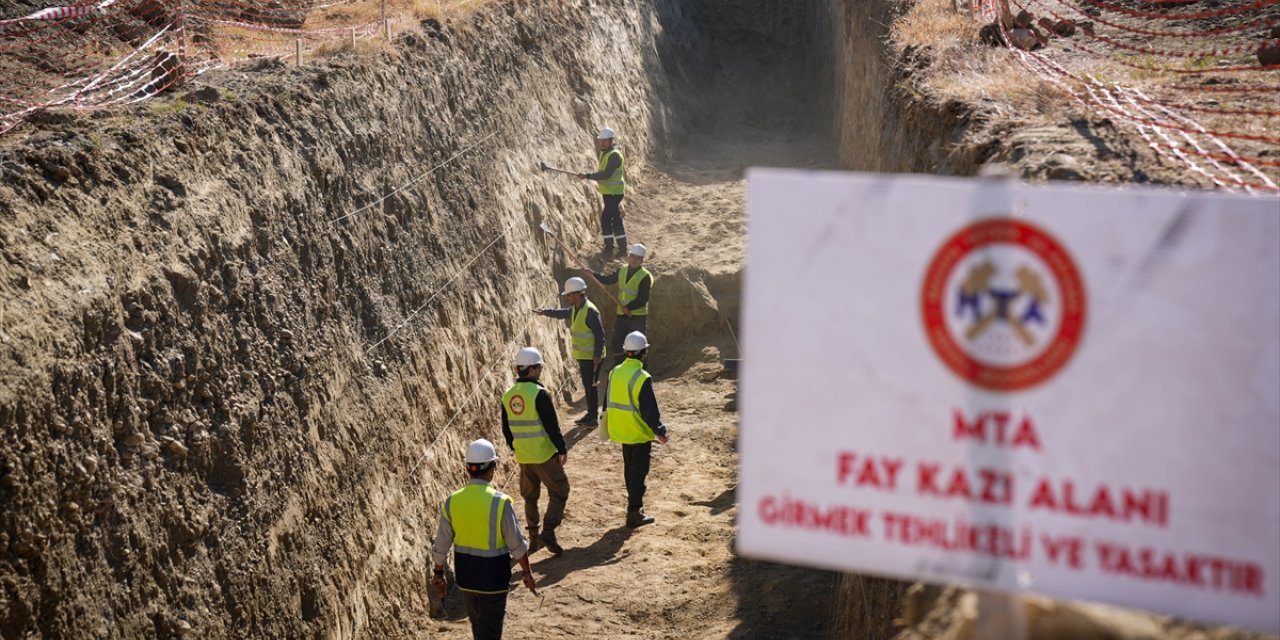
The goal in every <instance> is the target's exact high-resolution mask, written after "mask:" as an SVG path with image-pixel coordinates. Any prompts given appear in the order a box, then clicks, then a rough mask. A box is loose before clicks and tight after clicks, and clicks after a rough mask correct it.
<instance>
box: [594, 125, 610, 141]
mask: <svg viewBox="0 0 1280 640" xmlns="http://www.w3.org/2000/svg"><path fill="white" fill-rule="evenodd" d="M613 135H614V134H613V129H610V128H609V127H600V133H599V134H598V135H596V138H597V139H599V140H612V139H613Z"/></svg>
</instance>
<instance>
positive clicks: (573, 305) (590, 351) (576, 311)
mask: <svg viewBox="0 0 1280 640" xmlns="http://www.w3.org/2000/svg"><path fill="white" fill-rule="evenodd" d="M560 295H562V296H564V297H565V298H566V299H568V301H569V306H568V307H562V308H560V309H534V311H533V312H534V313H536V314H538V315H543V316H546V317H548V318H559V319H561V320H568V321H569V333H570V341H571V342H570V344H571V345H572V351H573V359H574V360H577V361H578V375H580V376H581V377H582V388H583V390H585V391H586V401H587V412H586V414H584V415H583V416H582V417H581V418H579V419H578V420H577V422H576V424H582V425H587V426H589V427H594V426H597V425H598V424H600V423H599V422H598V421H597V419H596V416H597V410H598V409H599V407H600V405H599V394H598V393H597V391H596V376H597V375H598V374H599V373H600V361H601V360H603V359H604V323H603V322H602V321H601V320H600V311H599V310H598V309H596V305H594V304H592V303H591V301H590V300H588V299H587V283H586V281H584V280H583V279H582V278H569V279H568V280H565V281H564V292H563V293H561V294H560Z"/></svg>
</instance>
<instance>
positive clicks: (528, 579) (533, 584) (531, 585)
mask: <svg viewBox="0 0 1280 640" xmlns="http://www.w3.org/2000/svg"><path fill="white" fill-rule="evenodd" d="M524 586H525V588H526V589H528V590H530V591H532V592H533V594H534V595H538V581H536V580H534V579H533V574H532V573H530V572H528V571H526V572H524Z"/></svg>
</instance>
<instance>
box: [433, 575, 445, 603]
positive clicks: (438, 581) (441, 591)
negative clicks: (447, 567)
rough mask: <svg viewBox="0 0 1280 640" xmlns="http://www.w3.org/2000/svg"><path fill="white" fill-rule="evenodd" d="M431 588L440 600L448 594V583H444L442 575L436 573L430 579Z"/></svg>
mask: <svg viewBox="0 0 1280 640" xmlns="http://www.w3.org/2000/svg"><path fill="white" fill-rule="evenodd" d="M431 586H432V587H435V590H436V594H437V595H439V596H440V597H441V598H443V597H445V596H446V595H448V594H449V583H448V582H446V581H445V579H444V574H443V573H437V574H435V576H433V577H432V578H431Z"/></svg>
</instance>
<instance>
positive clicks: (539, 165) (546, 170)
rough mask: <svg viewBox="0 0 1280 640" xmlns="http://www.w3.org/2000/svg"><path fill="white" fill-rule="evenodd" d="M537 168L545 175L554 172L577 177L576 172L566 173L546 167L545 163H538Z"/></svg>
mask: <svg viewBox="0 0 1280 640" xmlns="http://www.w3.org/2000/svg"><path fill="white" fill-rule="evenodd" d="M538 168H539V169H542V172H543V173H546V172H548V171H554V172H556V173H563V174H566V175H571V176H573V177H575V178H576V177H578V172H576V171H566V170H565V169H557V168H555V167H551V166H548V165H547V163H545V162H539V163H538ZM544 229H545V228H544Z"/></svg>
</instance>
